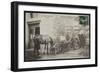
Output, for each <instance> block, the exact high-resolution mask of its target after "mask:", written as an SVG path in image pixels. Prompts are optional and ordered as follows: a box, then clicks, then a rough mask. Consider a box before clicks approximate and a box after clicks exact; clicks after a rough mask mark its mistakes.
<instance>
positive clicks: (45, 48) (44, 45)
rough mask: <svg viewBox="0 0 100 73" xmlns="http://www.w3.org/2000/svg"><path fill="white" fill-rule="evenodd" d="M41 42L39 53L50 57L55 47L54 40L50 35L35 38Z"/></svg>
mask: <svg viewBox="0 0 100 73" xmlns="http://www.w3.org/2000/svg"><path fill="white" fill-rule="evenodd" d="M35 37H37V38H38V40H39V44H40V49H39V52H40V54H41V55H43V54H46V55H49V54H50V53H51V48H52V46H53V39H52V38H51V37H50V36H49V35H38V36H35Z"/></svg>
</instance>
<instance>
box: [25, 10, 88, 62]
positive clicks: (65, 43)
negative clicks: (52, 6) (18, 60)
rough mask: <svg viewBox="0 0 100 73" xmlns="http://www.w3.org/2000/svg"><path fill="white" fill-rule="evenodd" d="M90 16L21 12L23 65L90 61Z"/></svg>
mask: <svg viewBox="0 0 100 73" xmlns="http://www.w3.org/2000/svg"><path fill="white" fill-rule="evenodd" d="M89 29H90V15H89V14H78V13H52V12H32V11H24V45H25V46H24V61H25V62H30V61H42V60H43V61H44V60H64V59H65V60H67V59H72V60H73V59H89V58H90V30H89Z"/></svg>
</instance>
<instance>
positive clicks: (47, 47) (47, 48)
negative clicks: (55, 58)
mask: <svg viewBox="0 0 100 73" xmlns="http://www.w3.org/2000/svg"><path fill="white" fill-rule="evenodd" d="M48 54H49V50H48V43H47V55H48Z"/></svg>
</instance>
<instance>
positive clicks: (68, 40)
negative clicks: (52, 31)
mask: <svg viewBox="0 0 100 73" xmlns="http://www.w3.org/2000/svg"><path fill="white" fill-rule="evenodd" d="M70 35H71V34H66V36H64V37H65V39H63V40H60V38H59V41H56V42H55V40H54V39H53V38H51V37H50V36H45V35H42V36H41V35H38V34H37V35H35V36H34V39H33V42H34V54H36V55H37V56H40V55H56V54H60V53H64V52H66V51H69V50H75V49H81V48H85V45H86V37H85V34H75V35H73V36H70Z"/></svg>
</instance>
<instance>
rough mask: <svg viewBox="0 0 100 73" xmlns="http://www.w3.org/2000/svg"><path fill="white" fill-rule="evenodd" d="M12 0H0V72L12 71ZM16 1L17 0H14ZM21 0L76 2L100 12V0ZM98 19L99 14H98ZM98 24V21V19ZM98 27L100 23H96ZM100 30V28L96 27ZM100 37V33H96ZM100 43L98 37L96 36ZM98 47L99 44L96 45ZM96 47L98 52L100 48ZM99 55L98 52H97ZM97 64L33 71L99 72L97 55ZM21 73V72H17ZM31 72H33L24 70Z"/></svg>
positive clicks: (42, 72)
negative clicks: (93, 65)
mask: <svg viewBox="0 0 100 73" xmlns="http://www.w3.org/2000/svg"><path fill="white" fill-rule="evenodd" d="M11 1H14V0H1V1H0V73H12V72H11V71H10V53H11V52H10V45H11V44H10V40H11V38H10V34H11V32H10V29H11V27H10V19H11V14H10V2H11ZM16 1H17V0H16ZM21 1H34V2H45V3H62V4H78V5H97V6H98V9H99V10H98V13H100V0H21ZM98 19H100V14H98ZM98 24H100V21H98ZM98 28H100V25H98ZM98 31H100V29H98ZM98 37H100V33H99V34H98ZM98 40H99V41H98V43H100V38H98ZM98 47H99V48H100V46H98ZM99 48H98V52H100V49H99ZM98 55H99V56H100V53H98ZM98 58H99V59H98V62H99V66H98V67H91V68H74V69H60V70H49V71H48V70H45V71H35V73H55V72H56V73H62V72H63V73H88V72H89V73H100V57H98ZM19 73H23V72H19ZM26 73H33V72H31V71H30V72H26Z"/></svg>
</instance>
